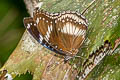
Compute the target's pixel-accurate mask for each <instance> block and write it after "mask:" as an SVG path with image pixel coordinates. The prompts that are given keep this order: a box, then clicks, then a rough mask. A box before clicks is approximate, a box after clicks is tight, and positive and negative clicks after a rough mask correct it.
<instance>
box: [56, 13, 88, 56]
mask: <svg viewBox="0 0 120 80" xmlns="http://www.w3.org/2000/svg"><path fill="white" fill-rule="evenodd" d="M55 22H56V28H57V30H58V34H59V38H60V39H61V42H62V43H63V45H64V51H65V52H66V53H68V55H75V54H77V51H78V48H80V46H81V45H82V43H83V41H84V39H85V35H86V29H87V26H86V25H85V24H86V22H85V21H84V19H82V17H80V16H78V15H77V14H75V15H74V14H73V13H66V14H62V15H61V16H60V17H59V18H57V19H56V21H55ZM82 23H83V24H82Z"/></svg>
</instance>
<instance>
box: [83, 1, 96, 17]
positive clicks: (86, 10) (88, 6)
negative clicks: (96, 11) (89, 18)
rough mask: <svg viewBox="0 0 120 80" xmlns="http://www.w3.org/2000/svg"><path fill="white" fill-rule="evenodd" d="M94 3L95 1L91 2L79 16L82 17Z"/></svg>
mask: <svg viewBox="0 0 120 80" xmlns="http://www.w3.org/2000/svg"><path fill="white" fill-rule="evenodd" d="M95 1H96V0H93V1H92V2H91V3H89V5H88V7H87V8H86V9H85V10H83V11H82V13H81V14H82V15H84V14H85V12H86V11H87V10H88V9H89V8H90V7H91V6H92V4H94V3H95Z"/></svg>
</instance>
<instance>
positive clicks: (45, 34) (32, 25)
mask: <svg viewBox="0 0 120 80" xmlns="http://www.w3.org/2000/svg"><path fill="white" fill-rule="evenodd" d="M24 25H25V27H26V29H27V30H28V32H29V33H30V34H31V35H32V36H33V37H34V38H35V39H36V40H37V41H38V42H39V43H40V44H41V45H43V46H44V47H46V48H48V49H50V50H51V51H54V52H56V53H59V54H61V55H64V56H67V57H68V56H69V57H70V58H71V57H73V56H75V55H76V54H77V53H78V49H79V48H80V47H81V45H82V44H83V41H84V40H85V35H86V30H87V26H88V25H87V21H86V19H85V18H84V17H83V16H82V15H80V14H79V13H77V12H72V11H65V12H62V13H54V14H53V13H48V12H45V11H43V10H39V9H36V10H35V12H34V13H33V17H28V18H25V19H24ZM68 59H69V58H68Z"/></svg>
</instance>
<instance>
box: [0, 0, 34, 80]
mask: <svg viewBox="0 0 120 80" xmlns="http://www.w3.org/2000/svg"><path fill="white" fill-rule="evenodd" d="M25 16H29V15H28V14H27V10H26V7H25V4H24V1H23V0H0V67H2V66H3V65H4V63H5V62H6V61H7V59H8V58H9V56H10V54H11V53H12V52H13V50H14V49H15V47H16V46H17V44H18V42H19V40H20V39H21V37H22V35H23V33H24V31H25V28H24V25H23V18H24V17H25ZM14 80H32V76H31V75H30V74H28V73H27V74H26V75H21V76H20V77H16V78H15V79H14Z"/></svg>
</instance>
